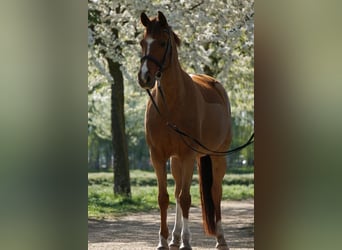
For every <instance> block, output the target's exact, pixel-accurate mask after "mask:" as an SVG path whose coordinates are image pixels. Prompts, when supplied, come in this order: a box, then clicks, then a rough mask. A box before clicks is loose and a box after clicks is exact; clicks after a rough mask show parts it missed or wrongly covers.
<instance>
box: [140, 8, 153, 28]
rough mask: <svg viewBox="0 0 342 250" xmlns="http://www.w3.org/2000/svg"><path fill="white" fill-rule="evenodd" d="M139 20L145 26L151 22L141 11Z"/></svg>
mask: <svg viewBox="0 0 342 250" xmlns="http://www.w3.org/2000/svg"><path fill="white" fill-rule="evenodd" d="M140 20H141V23H142V24H143V25H144V26H145V27H147V26H148V25H149V24H150V23H151V21H150V19H149V18H148V17H147V16H146V14H145V12H143V13H141V15H140Z"/></svg>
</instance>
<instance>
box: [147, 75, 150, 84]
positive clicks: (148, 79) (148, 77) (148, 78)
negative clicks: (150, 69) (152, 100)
mask: <svg viewBox="0 0 342 250" xmlns="http://www.w3.org/2000/svg"><path fill="white" fill-rule="evenodd" d="M150 81H151V77H150V76H149V75H148V76H147V77H146V82H147V83H149V82H150Z"/></svg>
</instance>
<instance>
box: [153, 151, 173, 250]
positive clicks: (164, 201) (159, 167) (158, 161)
mask: <svg viewBox="0 0 342 250" xmlns="http://www.w3.org/2000/svg"><path fill="white" fill-rule="evenodd" d="M151 160H152V164H153V167H154V170H155V173H156V175H157V180H158V204H159V208H160V230H159V244H158V247H157V249H158V250H164V249H169V247H168V243H167V238H168V236H169V230H168V227H167V222H166V219H167V208H168V206H169V194H168V192H167V172H166V159H163V158H161V157H158V156H157V155H156V154H154V153H153V152H151Z"/></svg>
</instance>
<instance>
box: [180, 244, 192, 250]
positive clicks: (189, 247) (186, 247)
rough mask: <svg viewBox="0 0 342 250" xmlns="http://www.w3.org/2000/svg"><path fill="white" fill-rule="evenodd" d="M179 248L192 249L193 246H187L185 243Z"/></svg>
mask: <svg viewBox="0 0 342 250" xmlns="http://www.w3.org/2000/svg"><path fill="white" fill-rule="evenodd" d="M179 250H192V248H191V246H185V245H184V244H182V245H181V246H180V248H179Z"/></svg>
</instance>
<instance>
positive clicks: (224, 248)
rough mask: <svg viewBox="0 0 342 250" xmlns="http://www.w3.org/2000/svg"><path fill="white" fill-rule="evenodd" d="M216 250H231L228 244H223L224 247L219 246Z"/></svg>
mask: <svg viewBox="0 0 342 250" xmlns="http://www.w3.org/2000/svg"><path fill="white" fill-rule="evenodd" d="M216 249H218V250H229V247H228V245H227V244H222V245H221V244H220V245H219V244H217V245H216Z"/></svg>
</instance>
